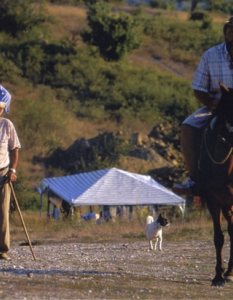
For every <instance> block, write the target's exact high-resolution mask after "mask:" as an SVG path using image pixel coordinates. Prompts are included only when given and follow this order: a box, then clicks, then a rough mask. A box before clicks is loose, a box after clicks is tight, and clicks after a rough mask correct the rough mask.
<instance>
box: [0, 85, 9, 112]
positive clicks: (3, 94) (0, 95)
mask: <svg viewBox="0 0 233 300" xmlns="http://www.w3.org/2000/svg"><path fill="white" fill-rule="evenodd" d="M10 104H11V95H10V94H9V93H8V91H7V90H6V89H5V88H4V87H3V86H2V85H0V108H4V112H5V113H6V114H8V113H9V111H10Z"/></svg>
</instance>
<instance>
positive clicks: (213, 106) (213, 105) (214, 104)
mask: <svg viewBox="0 0 233 300" xmlns="http://www.w3.org/2000/svg"><path fill="white" fill-rule="evenodd" d="M220 100H221V98H218V99H215V100H214V101H213V103H212V109H214V108H216V107H217V106H218V104H219V101H220Z"/></svg>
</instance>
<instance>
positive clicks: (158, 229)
mask: <svg viewBox="0 0 233 300" xmlns="http://www.w3.org/2000/svg"><path fill="white" fill-rule="evenodd" d="M169 226H170V224H169V223H168V221H167V219H165V218H163V217H162V215H161V214H160V215H159V217H158V218H157V219H156V220H154V218H153V217H152V216H148V217H147V218H146V237H147V239H148V241H149V250H153V241H155V244H154V250H156V246H157V243H158V242H159V244H158V248H159V251H162V227H169Z"/></svg>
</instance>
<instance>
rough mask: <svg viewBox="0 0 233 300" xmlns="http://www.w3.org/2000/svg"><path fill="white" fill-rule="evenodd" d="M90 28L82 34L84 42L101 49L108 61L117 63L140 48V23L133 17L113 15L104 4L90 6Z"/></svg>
mask: <svg viewBox="0 0 233 300" xmlns="http://www.w3.org/2000/svg"><path fill="white" fill-rule="evenodd" d="M87 20H88V25H89V28H88V29H87V30H85V31H84V32H83V33H82V38H83V40H84V42H86V43H89V44H90V45H94V46H97V47H98V48H99V51H100V54H101V56H102V57H103V58H104V59H105V60H107V61H117V60H120V59H121V58H122V57H123V56H125V55H126V54H128V53H131V52H132V51H133V50H134V49H137V48H139V47H140V45H141V42H140V40H139V30H138V23H137V22H136V20H135V19H134V17H133V16H131V15H126V14H124V13H120V14H113V13H111V6H110V5H109V4H107V3H104V2H97V3H95V4H92V5H89V11H88V14H87Z"/></svg>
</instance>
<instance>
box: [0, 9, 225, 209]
mask: <svg viewBox="0 0 233 300" xmlns="http://www.w3.org/2000/svg"><path fill="white" fill-rule="evenodd" d="M46 9H47V21H46V31H45V32H43V31H41V32H40V33H39V35H38V37H39V38H37V39H35V38H33V39H31V40H29V39H28V37H27V39H25V37H24V36H21V38H20V39H18V40H17V42H16V40H15V39H13V38H10V37H9V36H7V39H6V41H7V42H4V43H3V42H1V45H0V46H1V49H2V51H3V50H4V51H5V52H4V53H5V54H6V58H7V59H8V63H9V69H7V70H5V71H4V72H3V71H2V74H1V84H2V85H3V86H5V87H6V88H7V89H8V90H9V91H10V93H11V94H12V99H13V100H12V108H11V113H10V114H9V118H10V119H11V120H12V121H13V122H14V124H15V125H16V128H17V131H18V133H19V137H20V140H21V142H22V149H21V150H20V161H19V168H18V169H19V181H18V187H16V189H18V193H19V194H20V195H22V196H23V195H25V194H26V193H27V194H28V196H27V197H26V200H25V201H29V202H30V201H31V203H32V202H33V203H34V202H36V201H37V200H35V199H36V198H38V195H37V194H35V193H34V192H33V188H34V187H35V186H36V185H39V184H40V182H41V179H42V178H44V177H45V176H46V177H47V176H59V175H65V174H67V173H69V172H73V173H75V172H81V171H88V170H93V169H95V168H103V167H108V166H109V165H108V164H114V166H116V167H119V168H122V169H125V170H128V171H132V172H139V173H142V174H151V175H152V176H153V177H154V178H155V179H157V180H159V181H160V182H161V183H163V184H165V185H166V186H168V187H171V186H172V184H173V183H174V181H181V180H183V179H184V177H185V175H186V173H185V167H184V164H183V160H182V156H181V153H180V150H179V123H180V121H181V120H183V119H184V117H185V116H187V115H188V114H189V113H190V112H192V111H194V110H195V109H196V108H197V107H198V103H197V102H196V100H195V98H194V97H193V95H192V91H191V90H190V88H189V85H190V82H191V79H192V76H193V73H194V70H195V66H196V64H197V62H198V60H199V59H200V55H201V54H202V52H203V49H205V48H208V47H209V45H211V44H213V45H214V44H215V43H217V41H220V40H221V39H222V35H221V26H219V24H221V23H223V22H224V21H225V19H226V17H225V16H220V15H216V14H215V15H214V14H212V15H211V17H212V25H211V26H210V27H209V28H207V29H203V28H202V23H201V22H199V21H198V22H196V23H195V22H190V21H189V16H190V14H189V13H188V12H176V11H165V10H159V9H149V8H147V7H145V8H134V7H128V6H118V7H116V8H114V10H115V11H118V12H123V13H130V14H132V15H136V16H137V18H138V20H140V24H141V25H140V26H141V28H143V30H142V33H141V38H142V47H141V48H140V49H138V50H134V51H133V52H132V53H131V54H130V55H128V56H127V57H126V58H124V59H123V61H121V62H119V63H115V62H114V63H109V62H105V61H104V60H103V59H102V58H101V57H100V56H99V54H98V53H97V51H96V49H95V48H93V47H89V46H87V45H85V44H84V43H83V41H82V38H81V32H82V31H83V29H84V28H86V27H87V25H88V24H87V20H86V14H87V9H86V8H85V7H72V6H66V5H51V4H50V5H48V6H47V8H46ZM51 16H53V17H51ZM51 20H52V21H51ZM163 22H165V23H163ZM158 24H161V27H159V26H158ZM165 24H166V25H165ZM184 24H185V27H187V35H184V36H183V37H182V34H183V28H184ZM165 26H168V29H167V32H169V35H168V33H166V32H163V28H164V27H165ZM158 30H159V31H158ZM160 31H161V32H160ZM170 32H173V35H174V37H173V35H172V34H171V33H170ZM33 34H35V33H33ZM188 34H189V36H190V40H189V38H187V36H188ZM193 34H196V35H197V34H199V35H200V36H199V38H200V40H201V41H202V44H201V45H202V46H200V45H199V43H198V42H197V41H198V38H197V39H195V40H193ZM180 35H181V37H180ZM3 36H4V34H3V35H2V37H3ZM208 36H211V37H212V36H213V38H212V39H211V40H210V39H209V38H208ZM177 40H179V43H177ZM182 41H185V43H186V44H183V43H182ZM2 53H3V52H2ZM15 53H17V55H16V54H15ZM13 54H14V55H13ZM25 57H26V58H25ZM0 63H1V62H0ZM10 64H12V65H10ZM23 66H24V67H23ZM5 68H6V67H5ZM46 68H47V69H46ZM22 74H23V75H22ZM77 100H78V101H77ZM109 134H110V135H111V134H112V135H113V136H114V139H113V140H112V144H111V145H112V147H113V148H112V153H109V157H106V155H102V154H101V153H100V152H98V151H99V148H98V147H99V144H98V142H97V144H95V143H94V144H93V145H94V146H93V147H94V148H92V149H93V150H95V151H97V155H94V156H93V157H94V158H93V159H94V160H89V161H88V159H89V158H85V151H84V152H83V153H82V154H81V157H79V160H80V161H82V166H81V167H79V168H77V166H76V165H75V163H74V164H73V168H72V170H71V171H70V170H69V171H67V170H66V168H62V167H61V166H59V164H57V163H56V164H53V163H52V162H53V161H54V160H53V159H54V157H55V161H57V160H58V161H59V158H57V157H56V153H58V152H59V151H62V153H67V152H69V151H70V149H73V148H72V147H73V145H76V146H77V144H78V145H79V142H80V141H83V140H85V141H89V142H90V141H92V140H93V139H94V140H97V141H99V140H101V138H102V137H103V138H105V137H106V136H108V135H109ZM116 137H117V138H116ZM119 143H120V145H121V146H119ZM76 150H77V149H76ZM77 151H78V150H77ZM95 151H94V152H93V153H95ZM101 151H102V152H106V153H108V149H107V148H105V149H104V150H103V149H102V150H101ZM116 151H118V152H117V155H116V156H115V157H117V160H115V161H113V160H111V158H112V157H113V156H112V155H113V153H114V152H116ZM127 151H128V152H127ZM76 154H77V153H75V152H74V156H73V159H74V158H75V157H76V158H77V155H76ZM75 155H76V156H75ZM48 162H49V163H48ZM74 162H75V159H74ZM64 164H65V163H63V165H64ZM29 198H30V199H31V200H30V199H29ZM32 199H34V200H32ZM25 207H26V206H25Z"/></svg>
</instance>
